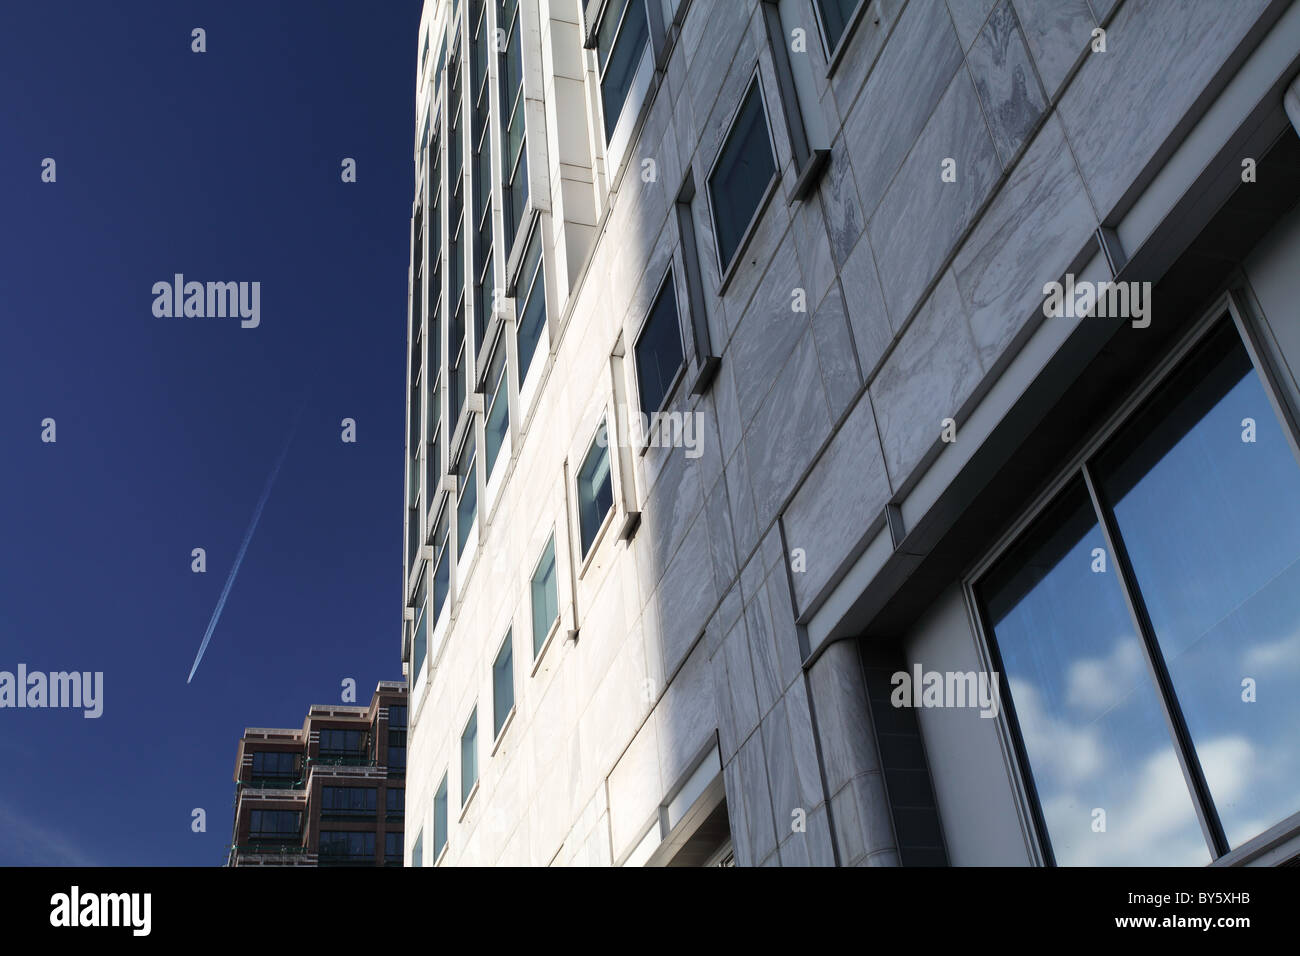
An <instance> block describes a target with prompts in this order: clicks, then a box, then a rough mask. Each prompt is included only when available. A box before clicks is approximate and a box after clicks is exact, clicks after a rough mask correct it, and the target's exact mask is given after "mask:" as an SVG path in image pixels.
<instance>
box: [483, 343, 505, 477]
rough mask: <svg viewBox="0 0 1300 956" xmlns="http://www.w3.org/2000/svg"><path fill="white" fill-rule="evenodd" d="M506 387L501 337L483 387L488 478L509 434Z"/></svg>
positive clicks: (503, 347)
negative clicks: (484, 392) (486, 403)
mask: <svg viewBox="0 0 1300 956" xmlns="http://www.w3.org/2000/svg"><path fill="white" fill-rule="evenodd" d="M508 385H509V381H508V376H507V375H506V340H505V338H504V337H503V336H498V337H497V347H496V348H495V349H494V350H493V352H492V360H491V361H490V362H489V363H488V375H487V384H486V386H485V387H486V389H487V402H488V405H487V417H486V419H485V420H484V423H483V424H484V432H485V433H486V435H485V437H486V445H485V450H484V454H485V455H486V460H487V474H488V475H489V476H491V474H492V471H493V469H494V468H495V467H496V461H497V455H498V454H499V453H500V452H501V446H502V445H503V444H505V440H506V435H507V434H508V433H509V432H510V397H509V395H508V394H507V392H508V388H507V386H508Z"/></svg>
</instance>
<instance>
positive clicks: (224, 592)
mask: <svg viewBox="0 0 1300 956" xmlns="http://www.w3.org/2000/svg"><path fill="white" fill-rule="evenodd" d="M301 414H302V411H301V409H299V415H301ZM297 430H298V422H297V419H296V418H295V420H294V424H293V428H292V429H290V431H289V440H288V441H286V442H285V443H284V450H283V451H281V452H280V457H279V458H277V459H276V460H275V467H274V468H272V469H271V477H270V478H267V479H266V487H265V488H263V489H262V497H261V498H259V499H258V500H257V507H256V508H255V509H254V510H253V520H252V521H251V522H250V523H249V525H248V530H247V531H246V532H244V541H243V543H242V544H240V546H239V553H238V554H237V555H235V563H234V564H232V565H231V566H230V574H229V575H228V576H227V577H226V586H225V587H224V588H222V589H221V597H219V598H217V606H216V607H215V608H213V609H212V620H210V621H208V630H207V632H206V633H205V634H204V635H203V643H202V644H200V645H199V653H198V654H197V655H195V657H194V666H193V667H191V668H190V676H189V677H187V678H185V683H187V684H188V683H189V682H190V681H192V680H194V672H195V671H197V670H198V669H199V662H200V661H202V660H203V652H204V651H206V650H207V649H208V641H210V640H212V632H213V631H215V630H216V629H217V619H218V618H220V617H221V612H222V611H223V610H224V609H225V607H226V598H228V597H230V587H231V585H233V584H234V583H235V575H236V574H238V573H239V566H240V564H242V563H243V561H244V552H246V551H247V550H248V542H250V541H252V540H253V532H254V531H256V530H257V522H258V520H259V519H260V518H261V517H262V509H263V508H265V507H266V500H267V499H268V498H270V497H271V486H272V485H274V484H275V478H276V476H277V475H278V474H280V466H281V465H283V464H284V458H285V456H286V455H287V454H288V453H289V446H290V445H291V444H293V436H294V432H296V431H297Z"/></svg>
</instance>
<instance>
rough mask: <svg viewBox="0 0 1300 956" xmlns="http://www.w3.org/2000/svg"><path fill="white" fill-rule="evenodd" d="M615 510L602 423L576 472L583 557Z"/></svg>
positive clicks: (606, 441)
mask: <svg viewBox="0 0 1300 956" xmlns="http://www.w3.org/2000/svg"><path fill="white" fill-rule="evenodd" d="M613 507H614V488H613V485H612V483H611V482H610V475H609V438H608V436H607V434H606V432H605V423H604V422H603V421H602V422H601V423H600V427H599V428H598V429H597V430H596V437H595V438H593V439H592V441H591V447H590V448H588V449H587V455H586V457H585V458H583V460H582V467H581V468H580V469H579V470H578V532H579V535H580V537H581V539H582V556H583V557H584V558H585V557H586V556H587V552H588V551H590V550H591V546H592V545H593V544H594V543H595V542H596V533H597V532H598V531H600V526H601V525H602V524H603V523H604V521H605V515H607V514H609V511H610V509H611V508H613Z"/></svg>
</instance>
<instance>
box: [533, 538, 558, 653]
mask: <svg viewBox="0 0 1300 956" xmlns="http://www.w3.org/2000/svg"><path fill="white" fill-rule="evenodd" d="M548 547H549V548H550V551H551V566H552V568H553V571H552V578H553V580H554V584H555V617H553V618H551V623H550V624H548V625H547V628H546V634H545V635H544V636H543V637H542V640H541V643H538V641H537V631H536V628H535V624H536V622H535V621H530V623H531V624H532V625H534V626H531V627H529V630H530V631H532V632H533V634H532V638H533V662H534V667H533V673H534V674H535V673H537V668H536V666H535V665H536V663H537V662H539V661H540V660H541V659H542V652H543V651H545V650H546V645H547V644H548V643H549V642H550V638H551V635H552V634H553V633H554V632H555V629H556V628H555V626H556V624H558V623H559V620H560V556H559V554H558V553H557V549H556V543H555V526H554V525H552V526H551V533H550V534H548V535H547V536H546V541H545V542H544V543H543V544H542V547H541V548H540V550H538V552H537V560H536V561H534V562H533V570H532V571H531V572H530V573H529V575H528V616H529V618H530V619H531V618H532V617H533V606H534V604H535V603H536V599H535V598H534V596H533V587H534V585H536V584H537V572H538V571H540V570H541V568H542V559H543V558H544V557H546V551H547V548H548Z"/></svg>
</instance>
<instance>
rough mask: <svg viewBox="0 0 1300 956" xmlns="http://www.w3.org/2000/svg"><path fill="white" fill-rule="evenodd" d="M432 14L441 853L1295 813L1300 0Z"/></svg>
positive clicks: (785, 850)
mask: <svg viewBox="0 0 1300 956" xmlns="http://www.w3.org/2000/svg"><path fill="white" fill-rule="evenodd" d="M417 43H418V46H417V48H418V50H419V55H418V63H419V67H418V73H417V76H416V89H417V99H416V109H417V112H416V117H417V121H416V125H415V140H414V149H413V160H414V167H415V199H414V202H413V205H412V218H411V228H412V239H411V249H412V262H411V269H410V282H411V285H410V295H409V304H410V312H409V315H408V322H409V323H410V326H409V330H410V336H409V341H410V345H411V348H410V363H409V368H408V375H409V378H408V386H409V387H408V396H409V398H408V407H409V413H408V414H409V444H408V448H407V479H406V502H405V504H406V509H407V510H406V524H405V528H406V531H405V534H406V542H405V557H404V564H403V588H404V607H405V614H404V623H403V631H402V660H403V666H404V668H405V673H406V674H407V675H408V678H409V681H410V689H411V690H410V693H411V736H412V754H411V774H410V780H409V784H408V787H409V790H410V800H409V804H410V810H411V814H410V823H409V825H408V827H407V838H406V842H407V846H406V859H407V862H408V864H411V865H424V866H428V865H434V864H438V863H442V864H446V865H453V864H482V865H495V864H531V865H565V864H598V865H640V864H648V865H659V864H674V865H685V864H717V863H720V864H726V863H733V862H734V863H735V864H737V865H807V864H838V865H854V864H864V863H865V864H872V865H927V864H930V865H943V864H951V865H964V864H1007V865H1051V864H1060V865H1065V864H1078V863H1095V864H1123V863H1132V862H1144V863H1165V864H1188V865H1200V864H1208V863H1210V862H1217V863H1276V862H1281V861H1283V860H1286V859H1294V858H1295V857H1296V854H1297V853H1300V799H1298V798H1297V796H1296V794H1297V792H1300V788H1298V787H1297V782H1300V749H1297V748H1296V747H1295V745H1294V734H1288V728H1294V727H1295V726H1296V721H1297V717H1300V693H1297V691H1298V690H1300V643H1298V642H1300V637H1298V636H1297V635H1300V597H1298V596H1300V586H1297V585H1298V584H1300V562H1298V561H1297V559H1298V558H1300V466H1298V465H1297V448H1298V446H1297V437H1298V435H1300V429H1298V428H1297V421H1298V420H1300V415H1298V410H1300V390H1298V389H1297V376H1298V375H1300V316H1298V314H1297V313H1298V309H1300V307H1297V305H1296V303H1297V302H1300V213H1298V212H1297V210H1296V201H1297V198H1300V141H1298V139H1297V135H1296V132H1295V124H1296V123H1297V122H1300V88H1297V86H1295V80H1296V76H1297V74H1300V4H1298V3H1293V2H1291V0H1235V2H1233V3H1231V4H1225V3H1223V2H1222V0H728V2H725V3H724V2H705V0H589V2H586V3H583V2H580V0H493V2H484V0H427V2H426V3H425V8H424V14H423V18H422V21H421V26H420V34H419V37H418V40H417ZM1288 88H1289V92H1288ZM1288 109H1289V110H1290V115H1289V117H1288ZM913 684H914V685H915V686H913Z"/></svg>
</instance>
